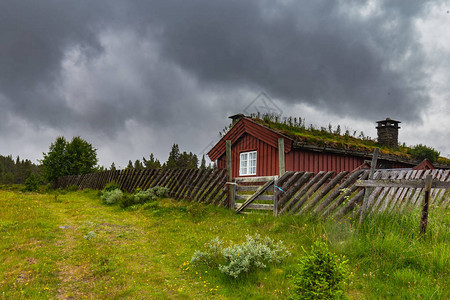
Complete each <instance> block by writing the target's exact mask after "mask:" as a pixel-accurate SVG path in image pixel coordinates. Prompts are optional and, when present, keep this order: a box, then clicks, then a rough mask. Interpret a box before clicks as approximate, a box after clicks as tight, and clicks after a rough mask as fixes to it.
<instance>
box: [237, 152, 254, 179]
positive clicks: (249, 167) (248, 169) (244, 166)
mask: <svg viewBox="0 0 450 300" xmlns="http://www.w3.org/2000/svg"><path fill="white" fill-rule="evenodd" d="M239 161H240V163H239V176H245V175H256V151H250V152H242V153H241V155H240V160H239Z"/></svg>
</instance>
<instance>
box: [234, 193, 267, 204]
mask: <svg viewBox="0 0 450 300" xmlns="http://www.w3.org/2000/svg"><path fill="white" fill-rule="evenodd" d="M251 196H252V195H239V194H237V195H236V200H244V201H247V200H248V199H250V197H251ZM255 200H261V201H272V202H273V195H259V196H258V197H257V198H256V199H255Z"/></svg>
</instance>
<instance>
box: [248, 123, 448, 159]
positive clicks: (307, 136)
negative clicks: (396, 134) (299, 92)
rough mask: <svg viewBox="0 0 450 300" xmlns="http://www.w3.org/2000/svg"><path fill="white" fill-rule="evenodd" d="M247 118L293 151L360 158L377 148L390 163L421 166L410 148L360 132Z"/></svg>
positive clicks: (338, 127)
mask: <svg viewBox="0 0 450 300" xmlns="http://www.w3.org/2000/svg"><path fill="white" fill-rule="evenodd" d="M246 118H248V119H251V120H252V121H253V122H255V123H257V124H260V125H262V126H264V127H267V128H269V129H271V130H273V131H275V132H278V133H280V134H283V135H285V136H287V137H289V138H291V139H292V140H293V141H294V145H293V146H294V147H300V148H308V147H309V148H311V147H317V148H322V149H327V150H328V149H334V150H341V151H344V152H348V153H355V154H356V153H358V154H360V155H369V154H370V153H373V151H374V149H375V148H379V149H380V154H381V156H383V157H384V158H387V159H389V158H390V159H392V160H396V161H403V162H407V163H410V164H418V163H420V160H417V159H415V158H413V157H412V156H411V155H410V154H408V150H409V149H411V147H407V146H404V145H399V147H398V148H392V147H388V146H384V145H380V144H378V143H377V141H375V140H373V139H371V138H370V137H367V136H364V134H363V133H362V132H360V134H359V136H358V137H356V136H355V135H356V133H357V131H353V135H352V133H351V132H350V131H349V130H346V131H345V132H344V134H341V132H340V126H337V127H336V128H335V129H333V128H332V127H331V125H329V126H328V128H325V127H321V128H320V129H318V128H315V127H313V126H312V125H309V126H306V124H305V122H304V120H302V119H301V118H298V119H297V118H292V117H290V118H283V120H280V118H279V117H278V116H274V115H263V116H262V117H259V116H254V115H253V116H250V117H246ZM383 157H382V158H383ZM433 165H434V166H435V167H438V168H441V167H444V168H448V167H450V159H448V158H445V157H439V159H438V161H437V162H436V163H433Z"/></svg>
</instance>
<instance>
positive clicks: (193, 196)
mask: <svg viewBox="0 0 450 300" xmlns="http://www.w3.org/2000/svg"><path fill="white" fill-rule="evenodd" d="M212 172H213V170H205V171H204V172H203V174H202V175H201V177H200V179H199V180H198V182H197V184H196V185H195V187H194V189H193V190H192V192H191V195H190V196H189V197H188V198H189V199H192V200H194V199H196V196H197V194H198V192H199V191H200V189H201V187H202V186H203V184H204V183H205V181H206V180H207V179H208V177H209V176H210V174H211V173H212Z"/></svg>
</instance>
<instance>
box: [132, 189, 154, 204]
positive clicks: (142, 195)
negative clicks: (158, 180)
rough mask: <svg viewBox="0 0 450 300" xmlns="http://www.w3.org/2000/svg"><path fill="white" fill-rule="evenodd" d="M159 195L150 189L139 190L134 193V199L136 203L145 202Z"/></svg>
mask: <svg viewBox="0 0 450 300" xmlns="http://www.w3.org/2000/svg"><path fill="white" fill-rule="evenodd" d="M156 199H157V196H156V195H155V194H154V192H153V191H152V190H150V189H148V190H146V191H142V190H138V191H137V192H135V194H134V201H135V203H136V204H144V203H145V202H150V201H155V200H156Z"/></svg>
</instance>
